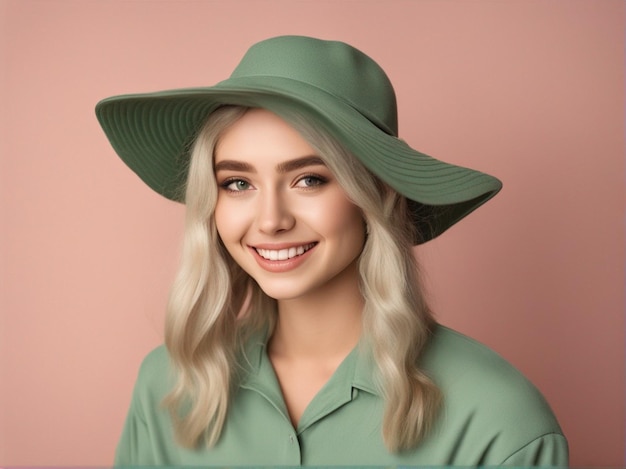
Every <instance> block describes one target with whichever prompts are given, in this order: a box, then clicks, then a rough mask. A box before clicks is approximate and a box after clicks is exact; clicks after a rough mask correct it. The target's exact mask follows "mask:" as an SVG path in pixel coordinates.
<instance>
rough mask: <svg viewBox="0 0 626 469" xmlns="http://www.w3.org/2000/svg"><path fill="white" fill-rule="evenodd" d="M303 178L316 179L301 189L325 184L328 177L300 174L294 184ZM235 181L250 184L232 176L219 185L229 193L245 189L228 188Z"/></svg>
mask: <svg viewBox="0 0 626 469" xmlns="http://www.w3.org/2000/svg"><path fill="white" fill-rule="evenodd" d="M305 179H313V180H315V181H317V182H316V183H315V184H313V185H311V186H303V187H301V189H305V190H307V189H314V188H316V187H319V186H323V185H324V184H326V183H327V182H328V179H326V178H325V177H323V176H320V175H319V174H304V175H303V176H300V177H299V178H298V179H297V180H296V184H295V185H298V184H299V183H300V182H301V181H304V180H305ZM236 182H244V183H246V184H248V185H249V186H251V185H252V184H250V183H249V182H248V181H246V180H245V179H241V178H237V177H233V178H229V179H226V180H225V181H223V182H222V183H221V184H220V187H221V188H222V189H224V190H226V191H228V192H231V193H237V192H245V191H246V190H247V189H241V190H236V189H229V187H228V186H230V185H231V184H233V183H236Z"/></svg>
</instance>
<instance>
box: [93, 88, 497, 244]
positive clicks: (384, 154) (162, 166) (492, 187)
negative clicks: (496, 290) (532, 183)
mask: <svg viewBox="0 0 626 469" xmlns="http://www.w3.org/2000/svg"><path fill="white" fill-rule="evenodd" d="M227 104H234V105H243V106H250V107H261V108H265V109H268V110H270V111H272V112H274V113H276V114H277V115H279V116H283V117H285V116H286V115H288V114H289V113H290V112H292V111H293V110H294V109H295V110H297V111H298V112H300V113H302V114H303V115H305V116H306V117H308V118H310V119H312V120H313V121H314V122H315V123H316V124H317V125H319V126H321V127H322V128H323V129H324V130H325V131H327V132H329V133H330V134H331V135H332V136H333V137H335V138H336V139H337V140H338V141H339V142H341V143H342V144H343V145H344V146H345V147H346V148H347V149H348V150H350V151H351V152H352V153H353V154H354V155H355V156H356V157H357V158H358V159H359V160H360V161H361V162H362V163H363V164H364V165H365V166H366V167H367V168H368V169H369V170H370V171H372V172H373V173H374V174H376V175H377V176H378V177H379V178H380V179H381V180H383V181H384V182H385V183H387V184H388V185H389V186H391V187H392V188H394V189H395V190H397V191H398V192H399V193H400V194H402V195H404V196H405V197H406V198H407V199H409V203H410V205H411V208H412V212H413V216H414V221H415V224H416V227H417V230H418V233H419V238H418V239H416V240H415V244H420V243H423V242H426V241H428V240H430V239H432V238H435V237H436V236H438V235H439V234H441V233H443V232H444V231H445V230H446V229H448V228H449V227H450V226H452V225H453V224H455V223H456V222H457V221H459V220H460V219H462V218H463V217H465V216H466V215H468V214H469V213H471V212H472V211H474V210H475V209H476V208H478V207H479V206H480V205H482V204H484V203H485V202H486V201H488V200H489V199H491V198H492V197H493V196H494V195H496V194H497V193H498V191H499V190H500V189H501V187H502V184H501V182H500V181H499V180H498V179H496V178H495V177H493V176H490V175H488V174H485V173H482V172H479V171H475V170H472V169H468V168H464V167H461V166H456V165H452V164H449V163H445V162H443V161H440V160H437V159H435V158H432V157H430V156H428V155H426V154H424V153H421V152H419V151H416V150H414V149H412V148H411V147H410V146H408V145H407V144H406V143H405V142H404V141H403V140H401V139H399V138H397V137H395V136H393V135H390V134H388V133H386V132H385V131H383V130H381V129H380V128H379V127H377V126H376V125H375V124H373V123H372V122H371V121H370V120H368V119H367V118H366V117H365V116H363V115H362V114H361V113H360V112H359V111H357V110H356V109H355V108H354V107H352V106H351V105H350V103H347V102H345V101H343V100H342V99H339V98H337V97H336V96H333V95H332V94H330V93H328V92H326V91H324V90H322V89H320V88H317V87H315V86H312V85H310V84H308V83H303V82H302V81H298V80H293V79H290V78H283V77H264V76H249V77H239V78H229V79H227V80H225V81H223V82H221V83H219V84H217V85H215V86H213V87H205V88H187V89H178V90H171V91H162V92H156V93H146V94H131V95H122V96H114V97H111V98H107V99H104V100H102V101H100V102H99V103H98V104H97V106H96V115H97V117H98V120H99V122H100V124H101V126H102V128H103V129H104V132H105V134H106V136H107V137H108V139H109V141H110V142H111V145H112V146H113V148H114V149H115V151H116V152H117V153H118V155H119V156H120V157H121V159H122V160H123V161H124V162H125V163H126V164H127V165H128V166H129V167H130V168H131V169H132V170H133V171H134V172H135V173H136V174H137V175H138V176H139V177H140V178H141V179H142V180H143V181H144V182H145V183H146V184H147V185H148V186H150V187H151V188H152V189H154V190H155V191H156V192H158V193H159V194H162V195H163V196H165V197H167V198H168V199H171V200H175V201H180V202H184V189H185V181H186V178H187V168H188V162H189V157H190V147H191V144H192V143H193V140H194V138H195V136H196V134H197V132H198V130H199V128H200V126H201V125H202V123H203V122H204V121H205V120H206V118H207V116H208V115H209V114H210V113H211V112H213V111H214V110H215V109H217V108H218V107H219V106H222V105H227ZM287 110H289V112H287ZM285 118H286V117H285ZM286 119H287V120H288V118H286Z"/></svg>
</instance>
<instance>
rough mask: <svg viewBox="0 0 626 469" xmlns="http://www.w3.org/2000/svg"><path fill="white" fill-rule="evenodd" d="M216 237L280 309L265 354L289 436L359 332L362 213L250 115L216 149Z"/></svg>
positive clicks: (273, 129)
mask: <svg viewBox="0 0 626 469" xmlns="http://www.w3.org/2000/svg"><path fill="white" fill-rule="evenodd" d="M214 167H215V174H216V179H217V183H218V187H219V195H218V201H217V206H216V210H215V222H216V225H217V230H218V233H219V235H220V237H221V239H222V241H223V242H224V245H225V246H226V249H227V250H228V252H229V253H230V255H231V256H232V257H233V259H234V260H235V261H236V262H237V264H239V265H240V266H241V268H242V269H244V270H245V271H246V272H247V273H248V274H249V275H250V276H251V277H252V278H253V279H254V280H256V282H257V283H258V284H259V286H260V287H261V288H262V289H263V291H264V292H265V293H266V294H267V295H269V296H270V297H272V298H275V299H276V300H277V302H278V321H277V325H276V329H275V331H274V334H273V335H272V337H271V339H270V342H269V346H268V354H269V358H270V361H271V362H272V365H273V367H274V370H275V372H276V376H277V378H278V381H279V383H280V386H281V389H282V391H283V397H284V399H285V403H286V406H287V410H288V411H289V415H290V418H291V421H292V423H293V425H294V428H297V424H298V421H299V420H300V417H301V416H302V414H303V412H304V410H305V409H306V407H307V405H308V404H309V402H310V401H311V400H312V399H313V397H314V396H315V394H317V392H318V391H319V390H320V389H321V388H322V387H323V385H324V384H325V383H326V382H327V381H328V379H329V378H330V376H331V375H332V374H333V372H334V371H335V370H336V369H337V367H338V366H339V364H340V363H341V362H342V361H343V359H344V358H345V357H346V356H347V355H348V354H349V353H350V351H351V350H352V349H353V348H354V347H355V345H356V344H357V342H358V340H359V337H360V334H361V316H362V311H363V306H364V300H363V296H362V294H361V292H360V289H359V276H358V267H357V262H358V258H359V255H360V253H361V251H362V249H363V245H364V243H365V228H364V221H363V216H362V213H361V210H360V209H359V208H358V207H356V206H355V205H354V204H353V203H352V202H351V201H350V200H349V199H348V197H347V196H346V194H345V192H344V191H343V189H342V187H341V186H340V185H339V183H338V182H337V180H336V179H335V177H334V175H333V174H332V173H331V171H330V170H329V169H328V168H327V167H326V165H325V164H324V163H323V161H322V159H321V158H320V157H319V155H317V154H316V152H315V150H313V148H311V146H310V145H309V144H308V142H307V141H306V140H304V139H303V138H302V136H301V135H300V134H299V133H298V132H297V131H296V130H294V129H293V128H292V127H290V126H289V124H287V123H286V122H285V121H284V120H282V119H281V118H280V117H278V116H276V115H275V114H273V113H271V112H269V111H267V110H263V109H252V110H249V111H248V112H246V114H244V116H243V117H242V118H241V119H239V120H238V121H237V122H236V123H235V124H233V125H232V126H231V127H230V128H228V129H227V130H226V131H225V132H224V133H223V134H222V136H221V138H220V140H219V142H218V145H217V147H216V150H215V161H214Z"/></svg>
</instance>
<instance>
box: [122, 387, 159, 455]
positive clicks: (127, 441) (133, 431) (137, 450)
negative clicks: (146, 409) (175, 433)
mask: <svg viewBox="0 0 626 469" xmlns="http://www.w3.org/2000/svg"><path fill="white" fill-rule="evenodd" d="M136 399H137V396H136V394H135V395H134V396H133V400H132V402H131V405H130V410H129V412H128V415H127V416H126V422H125V424H124V428H123V430H122V436H121V438H120V441H119V443H118V445H117V450H116V451H115V466H142V465H150V464H154V463H155V462H154V461H153V457H152V454H151V451H150V445H149V441H150V437H149V433H148V425H147V424H146V420H145V418H144V417H143V416H142V415H141V406H140V405H137V402H136Z"/></svg>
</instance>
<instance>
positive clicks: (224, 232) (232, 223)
mask: <svg viewBox="0 0 626 469" xmlns="http://www.w3.org/2000/svg"><path fill="white" fill-rule="evenodd" d="M236 213H237V211H235V210H233V209H232V207H229V204H228V201H227V200H226V201H225V200H224V199H222V198H218V199H217V205H216V206H215V227H216V228H217V233H218V234H219V236H220V238H221V239H222V241H223V242H224V244H225V245H226V246H228V244H229V243H231V242H232V241H233V240H234V239H235V238H236V237H237V235H238V234H239V232H240V231H241V222H242V217H241V216H239V217H237V216H235V214H236Z"/></svg>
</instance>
